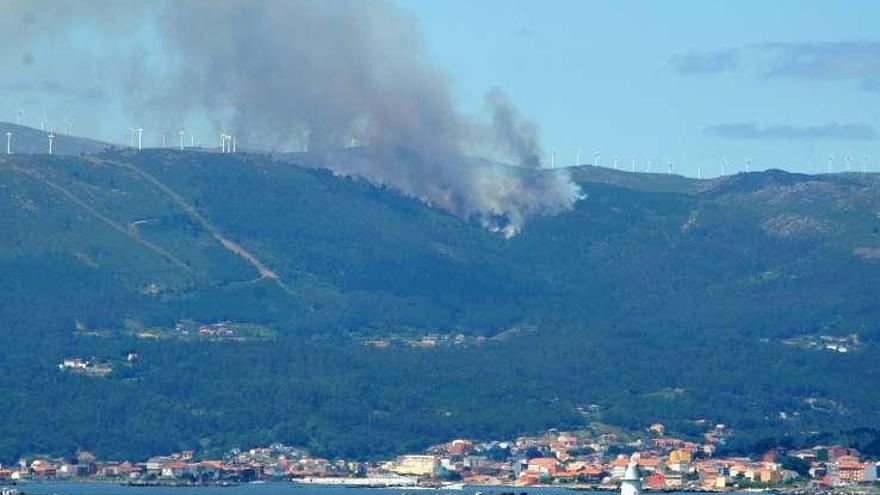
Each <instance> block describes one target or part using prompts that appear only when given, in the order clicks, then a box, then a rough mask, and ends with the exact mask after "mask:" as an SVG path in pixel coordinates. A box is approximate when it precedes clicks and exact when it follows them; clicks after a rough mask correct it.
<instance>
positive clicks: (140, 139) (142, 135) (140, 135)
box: [135, 127, 144, 151]
mask: <svg viewBox="0 0 880 495" xmlns="http://www.w3.org/2000/svg"><path fill="white" fill-rule="evenodd" d="M135 130H136V131H137V133H138V151H140V150H141V149H143V148H141V143H142V138H143V137H144V129H143V128H142V127H138V128H137V129H135Z"/></svg>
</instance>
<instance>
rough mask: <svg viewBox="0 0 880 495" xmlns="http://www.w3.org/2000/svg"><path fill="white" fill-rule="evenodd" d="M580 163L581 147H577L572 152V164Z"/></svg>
mask: <svg viewBox="0 0 880 495" xmlns="http://www.w3.org/2000/svg"><path fill="white" fill-rule="evenodd" d="M580 164H581V149H580V148H577V149H576V150H575V152H574V165H575V166H578V165H580Z"/></svg>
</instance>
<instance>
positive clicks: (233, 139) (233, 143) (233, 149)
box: [232, 136, 235, 153]
mask: <svg viewBox="0 0 880 495" xmlns="http://www.w3.org/2000/svg"><path fill="white" fill-rule="evenodd" d="M232 152H233V153H235V136H232Z"/></svg>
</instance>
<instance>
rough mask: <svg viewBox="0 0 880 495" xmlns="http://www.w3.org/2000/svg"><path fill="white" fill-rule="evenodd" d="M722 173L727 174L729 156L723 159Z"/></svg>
mask: <svg viewBox="0 0 880 495" xmlns="http://www.w3.org/2000/svg"><path fill="white" fill-rule="evenodd" d="M721 175H722V176H725V175H727V157H724V158H722V159H721Z"/></svg>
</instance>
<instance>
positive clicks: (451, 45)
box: [0, 0, 880, 176]
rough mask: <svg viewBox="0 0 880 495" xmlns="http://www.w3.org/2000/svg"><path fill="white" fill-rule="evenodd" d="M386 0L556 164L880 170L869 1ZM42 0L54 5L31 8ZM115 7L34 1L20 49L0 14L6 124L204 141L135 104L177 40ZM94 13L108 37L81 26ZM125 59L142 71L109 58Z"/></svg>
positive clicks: (201, 124)
mask: <svg viewBox="0 0 880 495" xmlns="http://www.w3.org/2000/svg"><path fill="white" fill-rule="evenodd" d="M32 1H35V0H14V1H13V3H11V4H10V5H9V6H8V7H10V8H7V11H9V10H10V9H11V8H12V7H16V6H18V7H19V8H21V9H23V10H24V11H28V10H33V7H32V3H31V2H32ZM172 3H173V2H172ZM280 3H281V4H284V2H280ZM395 3H396V5H398V6H399V7H401V8H402V9H403V10H404V11H406V12H408V13H409V15H411V16H412V17H413V18H415V20H416V22H417V24H418V28H419V29H420V31H421V34H422V36H423V38H424V41H425V44H426V48H427V54H428V55H427V56H428V57H429V59H430V62H431V63H433V64H435V65H437V66H438V67H440V68H441V69H442V71H443V72H444V73H445V74H447V75H448V77H449V79H450V82H451V86H452V88H453V93H454V96H455V100H456V105H457V106H458V107H459V108H460V109H462V110H463V111H464V112H466V113H468V114H474V115H479V116H481V117H483V118H485V117H486V116H487V115H488V112H487V109H486V108H485V103H484V98H485V95H486V93H487V91H489V90H490V89H491V88H493V87H496V86H497V87H500V88H501V89H502V90H504V91H505V92H506V93H507V95H508V96H509V98H510V99H511V100H512V101H513V102H514V103H515V104H516V105H517V106H518V107H519V109H520V111H521V113H522V114H524V115H525V116H527V117H529V118H530V119H532V120H533V121H535V122H536V123H537V124H538V125H539V126H540V128H541V135H542V138H543V145H544V148H545V151H546V153H545V154H546V155H547V156H545V162H548V161H549V154H550V153H551V152H555V156H556V160H555V161H556V165H557V166H564V165H570V164H573V163H574V160H575V150H576V149H578V148H580V149H582V150H583V153H582V155H581V157H582V159H581V161H582V162H585V163H586V162H592V160H593V152H594V150H598V151H599V153H600V156H601V164H602V165H611V163H612V160H613V157H614V156H618V157H619V163H620V166H621V167H625V168H627V169H628V168H629V167H630V166H631V157H632V156H633V155H635V156H636V157H637V160H638V168H639V170H644V169H645V167H646V164H647V161H648V160H651V162H652V164H653V165H652V171H654V172H660V171H666V169H667V164H668V163H669V162H674V170H675V172H677V173H682V174H686V175H692V176H693V175H696V174H697V170H698V166H699V165H702V167H703V171H704V175H707V176H712V175H717V174H718V173H719V172H720V163H721V161H722V159H724V158H726V159H727V162H728V171H731V172H733V171H738V170H742V169H743V168H744V162H745V159H746V158H747V157H748V158H750V159H751V162H752V167H753V168H754V169H763V168H771V167H774V168H784V169H788V170H795V171H804V172H822V171H825V169H826V167H827V164H828V157H829V156H830V155H833V156H834V169H835V170H841V169H843V167H844V165H845V158H844V157H846V156H851V157H852V163H851V167H852V168H853V169H857V168H861V166H862V164H863V163H864V160H865V159H866V158H867V159H868V167H869V169H870V170H873V171H880V139H878V133H880V131H878V130H880V117H878V112H877V109H878V107H880V27H878V25H877V23H876V19H880V2H876V1H867V0H865V1H841V2H830V1H827V2H815V1H806V0H802V1H772V2H767V1H753V0H748V1H746V0H741V1H735V2H734V1H726V2H721V1H696V0H690V1H662V2H661V1H650V2H649V1H634V0H623V1H610V0H608V1H585V0H584V1H575V0H556V1H554V0H548V1H538V0H531V1H525V0H479V1H475V0H442V1H441V0H396V2H395ZM194 4H195V3H194ZM355 4H356V6H358V7H363V6H364V5H367V6H368V7H369V5H370V4H369V3H368V2H355ZM49 5H51V6H59V5H62V4H60V3H52V2H49V3H47V4H45V5H43V7H46V6H49ZM126 5H130V6H134V5H141V4H139V3H134V2H132V3H129V4H126V2H123V1H122V0H119V1H117V2H110V3H109V4H102V3H100V2H98V1H96V0H93V1H88V0H83V1H82V2H80V3H79V4H77V8H76V9H73V10H71V9H65V8H56V9H51V10H52V11H57V12H55V13H56V15H58V16H61V17H68V16H69V15H70V14H71V13H79V14H80V15H81V16H82V17H83V18H85V19H87V21H86V22H83V23H81V24H74V25H75V26H77V27H76V29H75V30H74V31H73V33H72V36H68V37H67V38H63V37H62V36H61V35H60V34H58V35H57V36H56V34H57V33H53V32H52V31H53V27H54V26H57V25H59V24H60V21H59V20H58V19H55V18H53V17H52V16H51V15H48V16H47V15H46V14H45V9H44V8H43V7H41V8H40V9H37V10H36V12H37V14H34V15H35V16H36V17H37V18H38V20H39V21H40V22H43V24H38V26H40V27H39V28H38V29H36V30H35V31H36V32H38V33H42V34H46V36H44V37H43V38H40V39H39V43H38V44H36V45H34V46H33V47H31V46H25V43H23V42H21V41H20V39H19V38H17V37H16V36H18V35H17V34H14V29H13V28H15V27H16V26H19V25H24V24H27V22H29V21H27V16H24V18H23V17H22V16H20V15H7V16H5V17H4V16H0V40H2V41H4V44H5V46H11V47H12V49H9V50H5V51H3V52H0V66H2V67H4V68H5V69H8V70H5V71H2V72H0V97H2V98H3V99H4V107H5V108H6V112H7V117H5V118H4V120H7V119H8V120H13V119H14V113H13V112H14V108H15V106H16V105H19V104H20V105H22V106H23V107H24V109H25V117H24V120H25V123H26V124H29V125H34V126H37V127H39V120H40V115H41V113H43V112H46V113H47V116H48V118H49V121H50V126H51V127H53V128H55V129H60V128H61V127H63V125H64V124H63V122H64V120H65V119H66V118H68V117H69V118H73V119H74V122H75V124H74V133H78V134H84V135H89V136H94V137H97V138H101V139H105V140H111V141H116V142H125V141H127V137H126V136H127V134H128V132H129V131H128V130H129V128H130V127H131V126H134V125H138V124H143V125H145V126H150V125H151V126H152V127H151V129H150V130H149V132H148V133H147V135H148V136H149V139H152V141H151V142H155V141H156V140H157V139H159V137H158V135H159V133H158V132H157V131H156V130H155V128H156V127H174V126H177V125H180V126H183V127H186V128H188V129H194V130H193V132H198V133H200V135H201V137H203V138H204V139H205V140H206V141H207V140H208V139H209V136H213V137H216V135H217V132H218V129H214V128H212V124H211V123H210V122H207V120H206V119H205V118H204V117H199V116H198V115H196V116H192V115H190V116H189V117H187V120H186V121H183V122H179V121H175V122H173V123H171V124H169V123H167V122H161V123H160V122H152V123H149V122H144V120H148V119H144V118H142V117H141V116H139V115H138V114H139V113H142V111H141V110H140V109H139V108H138V104H139V103H140V104H143V102H144V101H149V100H144V95H139V94H138V93H137V91H135V92H133V93H132V94H128V93H127V92H128V91H130V87H131V86H132V85H131V84H130V82H131V81H132V79H131V78H137V79H138V80H141V79H147V80H149V79H155V80H162V72H163V71H164V70H167V69H169V68H173V67H174V63H175V60H174V50H173V49H172V50H170V51H168V50H165V51H163V48H162V46H163V44H164V43H163V40H162V39H161V35H158V34H157V33H156V32H153V31H151V30H150V29H148V28H141V29H138V30H133V29H132V28H131V27H130V24H127V23H125V22H121V21H122V20H124V19H120V14H119V12H118V10H119V7H125V6H126ZM254 5H259V3H254ZM341 5H345V4H341ZM102 6H103V7H107V6H114V7H117V8H116V9H115V12H114V9H105V8H103V7H102ZM384 7H387V5H385V6H384ZM150 9H151V10H154V9H152V7H150ZM122 10H125V9H124V8H123V9H122ZM376 10H377V11H383V5H382V4H381V3H380V4H379V5H377V7H376ZM104 11H107V12H104ZM40 14H42V17H40ZM102 14H103V17H104V19H103V21H109V22H104V26H105V29H107V27H108V26H109V29H110V30H109V32H106V33H105V34H104V35H107V34H109V35H110V36H112V38H109V39H111V40H112V42H108V41H107V38H102V35H99V34H96V33H97V31H96V30H95V29H94V25H95V24H93V23H92V22H91V20H93V19H99V18H101V17H102ZM28 15H30V14H28ZM124 17H125V19H129V20H130V19H131V18H137V16H136V15H129V14H128V13H127V12H126V13H125V16H124ZM363 22H367V21H363ZM4 33H5V36H6V38H4ZM10 33H12V34H10ZM216 34H217V33H212V34H211V36H212V38H211V43H213V42H214V41H213V40H214V38H213V36H215V35H216ZM9 36H12V38H11V39H7V38H8V37H9ZM62 40H63V41H62ZM10 43H11V45H10ZM21 53H26V56H24V57H22V55H21ZM132 59H143V60H145V61H146V62H147V65H146V67H148V69H147V70H141V71H139V72H137V71H136V72H130V73H125V71H120V70H117V69H116V67H122V66H124V65H125V64H126V62H128V61H131V60H132ZM33 60H36V62H33ZM72 72H75V73H76V75H75V77H71V73H72ZM110 72H118V73H120V74H121V75H123V80H122V83H121V84H120V83H118V82H117V83H113V82H111V80H110V77H114V76H119V75H120V74H115V75H114V74H110ZM126 77H127V78H129V79H127V80H126V79H125V78H126ZM74 80H76V81H77V82H76V83H74V82H73V81H74ZM192 91H193V93H194V94H195V93H197V92H198V91H199V88H197V87H194V88H192ZM111 101H117V103H118V102H119V101H121V102H122V104H121V105H119V104H117V105H112V104H110V103H109V102H111ZM133 114H134V115H133ZM166 120H167V119H166ZM172 124H173V125H172ZM213 127H216V123H215V124H214V125H213Z"/></svg>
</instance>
